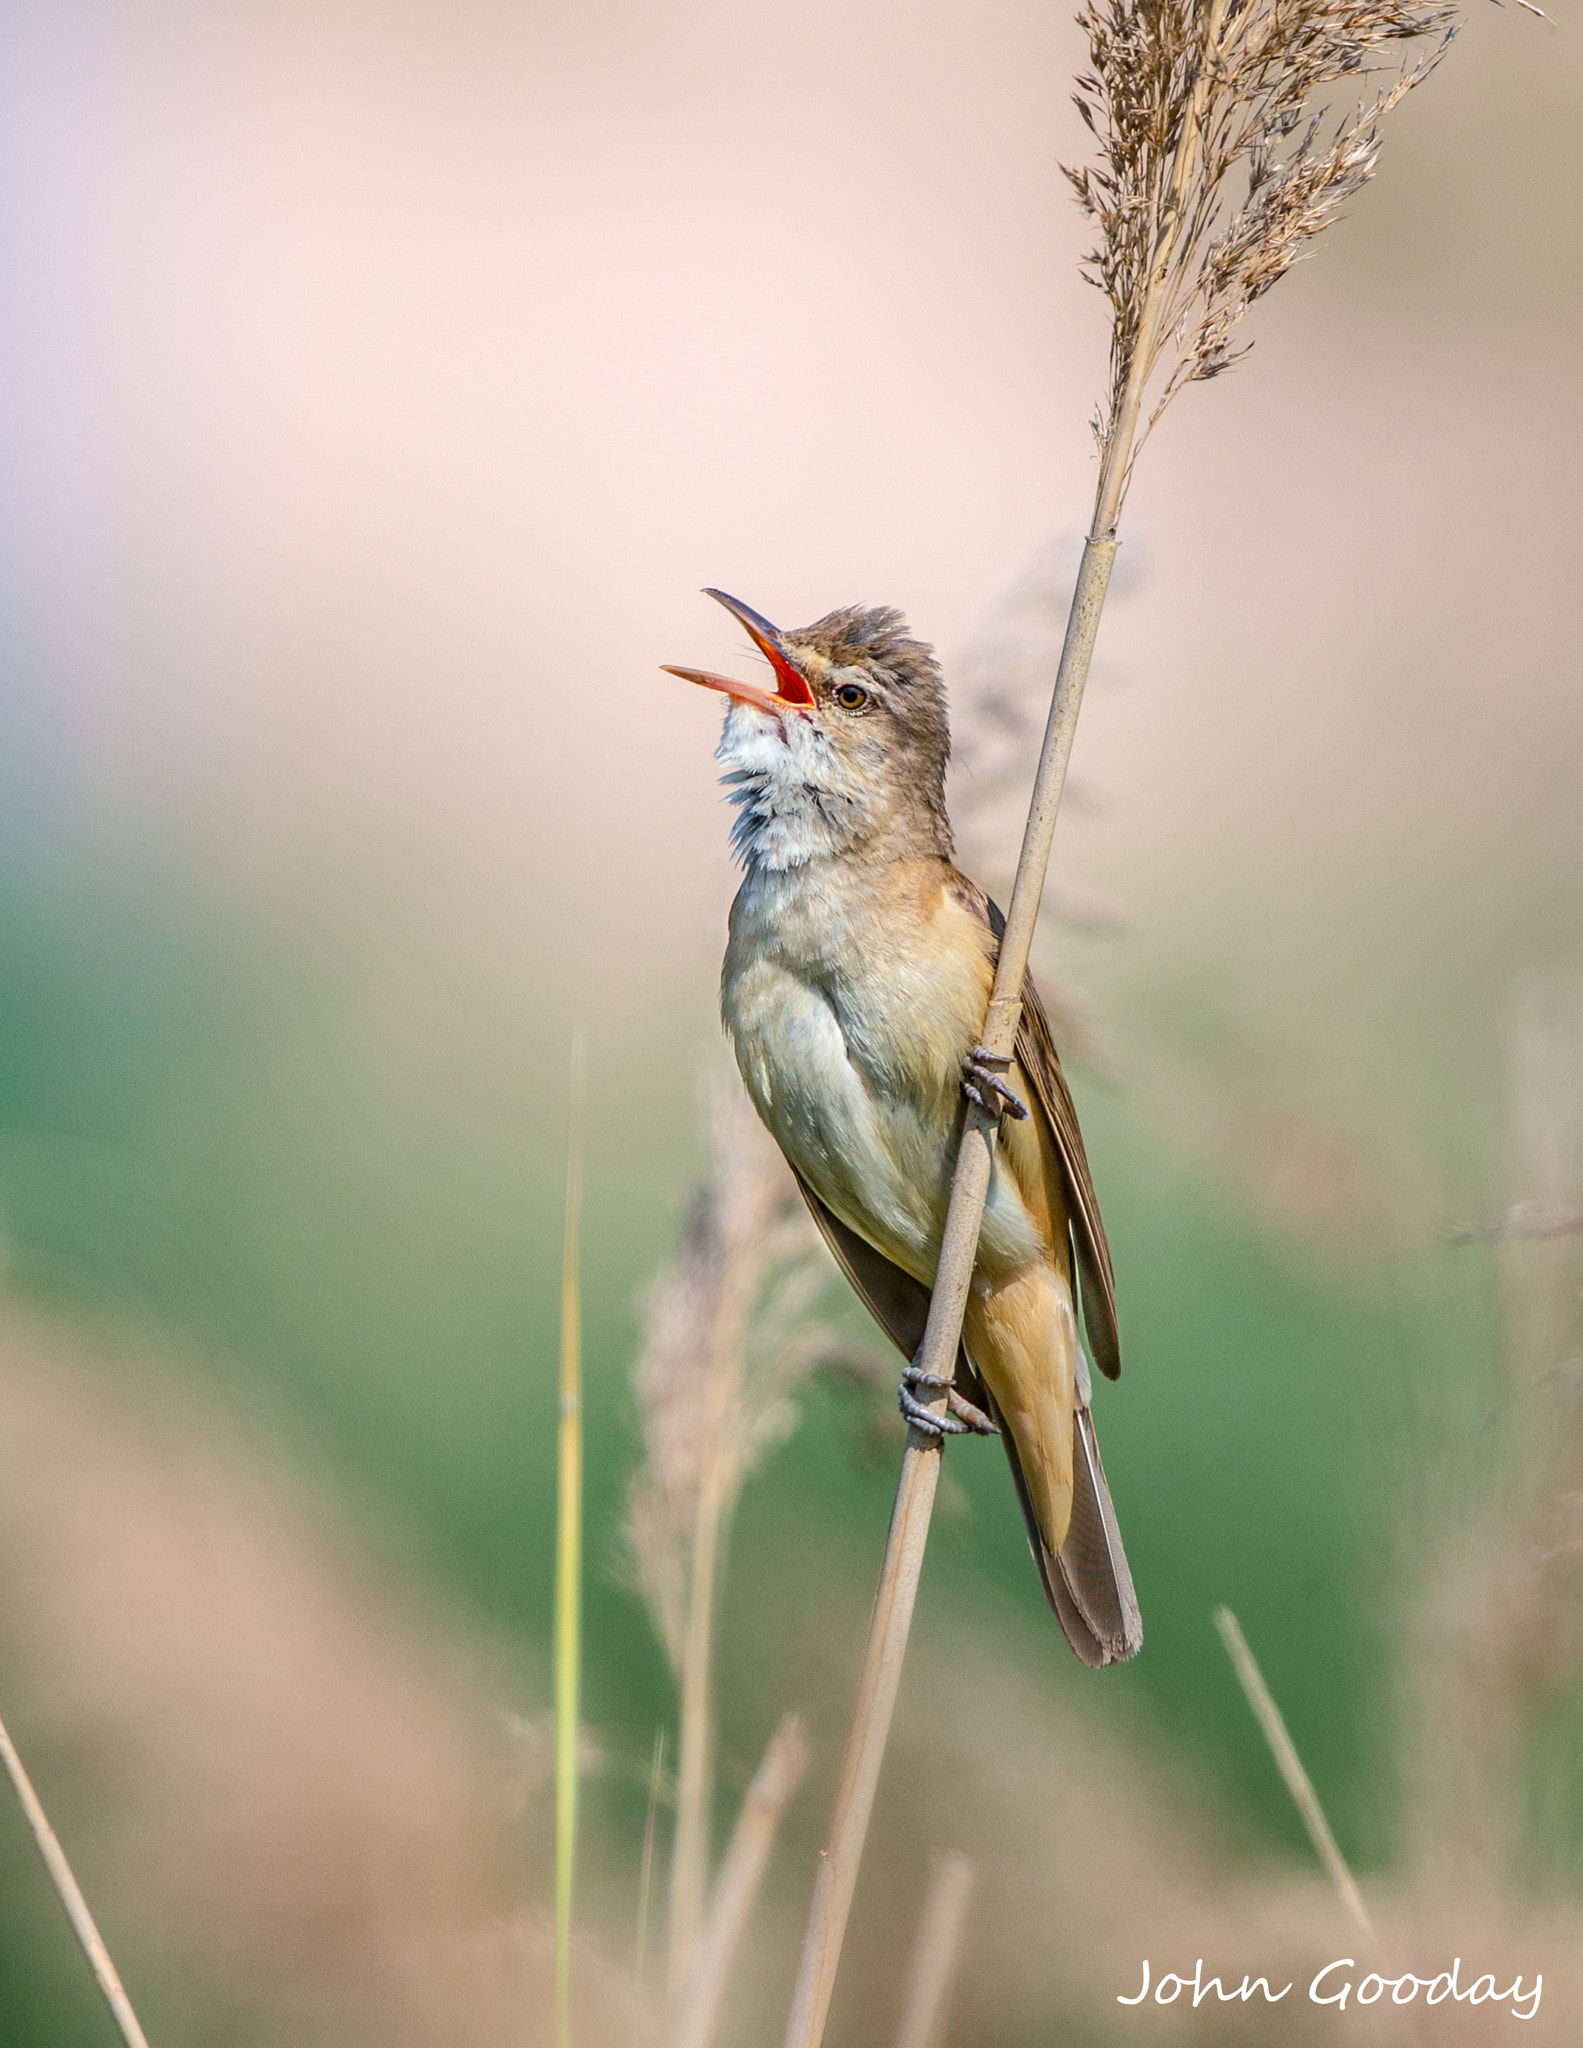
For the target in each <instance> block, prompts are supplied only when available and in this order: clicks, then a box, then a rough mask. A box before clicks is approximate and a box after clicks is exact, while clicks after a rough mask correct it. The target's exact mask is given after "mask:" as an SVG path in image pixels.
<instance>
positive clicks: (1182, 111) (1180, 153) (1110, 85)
mask: <svg viewBox="0 0 1583 2048" xmlns="http://www.w3.org/2000/svg"><path fill="white" fill-rule="evenodd" d="M1453 14H1454V10H1453V9H1452V8H1451V7H1450V6H1448V5H1446V4H1444V0H1295V4H1294V0H1230V4H1226V0H1222V4H1221V5H1219V6H1216V5H1213V4H1212V5H1210V6H1209V7H1208V9H1207V10H1206V9H1205V7H1204V6H1202V5H1201V4H1198V0H1163V4H1162V0H1085V4H1084V5H1083V7H1082V8H1081V9H1080V11H1079V13H1078V25H1079V26H1080V27H1081V29H1082V30H1083V33H1084V35H1085V36H1086V37H1087V39H1088V47H1089V58H1090V62H1091V64H1092V66H1093V68H1092V70H1091V71H1089V72H1087V73H1085V74H1084V75H1083V76H1082V77H1081V78H1079V80H1078V82H1077V92H1076V93H1075V95H1074V99H1075V103H1076V106H1077V110H1078V113H1079V114H1080V115H1081V116H1082V119H1083V122H1084V125H1085V126H1086V127H1087V129H1088V130H1089V132H1090V134H1091V135H1092V136H1093V137H1094V139H1095V141H1096V142H1097V144H1098V146H1099V161H1098V163H1097V164H1087V165H1083V166H1081V167H1079V168H1075V169H1074V168H1069V167H1068V168H1066V177H1067V179H1068V181H1069V182H1070V184H1071V187H1072V190H1073V192H1074V193H1075V194H1076V197H1077V203H1078V205H1079V206H1080V207H1081V208H1082V210H1083V212H1084V214H1085V215H1086V216H1087V217H1088V219H1089V220H1091V221H1092V222H1093V223H1094V225H1095V226H1096V227H1097V228H1098V230H1099V236H1100V239H1099V244H1098V246H1097V247H1096V248H1095V249H1094V250H1093V251H1092V252H1091V253H1090V254H1089V255H1088V256H1087V257H1086V258H1085V259H1084V264H1083V268H1084V273H1085V275H1086V276H1087V278H1088V280H1089V282H1090V283H1091V284H1093V285H1095V286H1096V287H1097V288H1098V289H1099V290H1100V291H1102V292H1103V293H1104V294H1105V297H1106V298H1107V299H1108V300H1109V302H1110V308H1111V316H1112V317H1111V352H1110V389H1109V393H1108V395H1107V398H1106V402H1105V405H1104V407H1103V409H1102V410H1101V411H1100V412H1099V413H1098V414H1097V415H1096V417H1095V420H1094V435H1095V439H1096V440H1097V441H1098V443H1099V447H1100V452H1101V455H1102V456H1107V457H1108V455H1109V453H1110V450H1111V448H1112V447H1113V446H1114V445H1115V443H1116V442H1117V439H1118V437H1119V436H1126V437H1127V438H1130V437H1131V435H1132V428H1133V423H1134V422H1135V421H1136V419H1137V418H1138V417H1139V415H1140V413H1141V407H1142V403H1143V400H1144V395H1145V394H1146V393H1147V391H1148V389H1149V387H1150V385H1151V383H1153V381H1154V378H1155V372H1156V370H1157V369H1159V368H1160V367H1161V362H1162V357H1163V356H1164V355H1165V352H1166V350H1167V349H1169V350H1170V361H1169V364H1168V366H1167V367H1166V369H1165V374H1164V378H1163V382H1162V383H1161V384H1160V386H1159V389H1158V394H1157V396H1156V397H1155V399H1154V403H1153V406H1152V409H1151V410H1150V412H1149V415H1148V418H1147V421H1146V423H1145V424H1144V427H1143V430H1142V432H1141V434H1139V435H1138V436H1137V438H1136V442H1135V445H1134V446H1133V448H1132V449H1131V450H1130V452H1129V451H1127V450H1123V451H1122V452H1121V467H1120V471H1119V474H1118V482H1117V496H1116V506H1115V509H1116V510H1117V511H1119V509H1120V506H1121V504H1122V502H1123V501H1124V499H1125V496H1126V489H1127V483H1128V482H1129V481H1130V477H1131V471H1132V464H1133V462H1134V460H1135V459H1136V456H1137V453H1138V452H1139V450H1141V448H1142V446H1143V443H1144V441H1145V440H1147V438H1148V434H1149V431H1150V429H1152V427H1153V426H1154V424H1155V422H1156V421H1157V420H1158V419H1159V417H1160V415H1161V413H1163V412H1164V410H1165V408H1166V407H1167V406H1168V405H1169V404H1170V402H1171V400H1172V399H1173V398H1174V397H1175V396H1176V394H1177V393H1178V392H1179V391H1180V390H1182V388H1183V387H1184V386H1185V385H1187V384H1193V383H1200V382H1203V381H1205V380H1207V379H1208V378H1211V377H1218V376H1219V375H1221V373H1222V372H1223V371H1225V370H1228V369H1230V368H1231V366H1232V365H1233V364H1234V363H1236V362H1237V361H1239V360H1240V358H1241V357H1242V356H1243V355H1245V354H1246V353H1247V351H1248V349H1249V348H1250V347H1251V346H1252V344H1251V343H1247V342H1245V343H1243V344H1242V346H1241V347H1234V346H1233V343H1232V335H1233V331H1234V330H1235V328H1236V327H1237V326H1238V324H1239V323H1240V322H1241V320H1242V318H1243V316H1244V314H1246V313H1247V311H1248V309H1249V308H1250V307H1251V306H1253V305H1255V304H1256V303H1257V302H1258V300H1260V299H1261V298H1263V297H1264V295H1265V293H1266V292H1268V291H1269V290H1270V289H1271V287H1272V286H1274V285H1276V284H1278V283H1279V282H1280V280H1281V279H1282V278H1283V277H1284V276H1285V275H1286V273H1287V272H1288V271H1289V270H1290V269H1291V267H1292V265H1293V264H1294V263H1296V262H1297V261H1298V259H1299V258H1300V257H1301V256H1302V254H1303V252H1304V250H1305V248H1306V247H1307V245H1308V243H1310V242H1311V241H1312V240H1313V238H1314V237H1315V236H1316V235H1318V234H1320V233H1321V232H1322V231H1323V230H1324V229H1325V228H1326V227H1328V226H1329V225H1330V223H1331V221H1332V220H1334V219H1335V218H1336V216H1337V214H1338V212H1339V211H1340V209H1341V207H1343V206H1344V205H1345V204H1346V202H1347V201H1348V200H1349V199H1351V198H1352V197H1353V196H1354V195H1355V194H1356V193H1357V192H1358V191H1359V190H1361V188H1362V187H1363V186H1364V185H1365V184H1367V182H1368V180H1369V179H1370V178H1371V177H1373V175H1374V172H1375V168H1376V166H1377V163H1378V160H1379V149H1380V137H1379V127H1380V122H1381V121H1382V120H1383V119H1384V117H1385V115H1386V114H1388V113H1389V112H1390V111H1391V109H1392V108H1393V107H1395V106H1396V105H1398V104H1399V102H1400V101H1401V100H1402V99H1403V98H1404V97H1405V96H1406V95H1407V93H1409V92H1410V91H1411V90H1412V89H1413V87H1414V86H1415V85H1418V84H1420V83H1422V81H1423V80H1424V79H1425V78H1427V77H1428V76H1429V74H1430V72H1431V71H1433V70H1434V68H1435V66H1436V65H1437V64H1438V63H1439V61H1440V58H1441V56H1442V55H1443V54H1444V52H1445V48H1446V45H1447V44H1448V43H1449V41H1450V40H1451V37H1452V36H1453V34H1454V33H1455V29H1454V26H1453ZM1428 37H1433V38H1436V39H1437V41H1436V42H1435V46H1434V47H1433V48H1432V49H1430V50H1429V51H1428V52H1427V53H1426V54H1422V55H1419V56H1417V57H1416V58H1413V57H1409V58H1407V59H1406V61H1402V59H1401V52H1402V50H1403V47H1404V46H1405V45H1410V44H1414V43H1417V42H1419V41H1420V39H1423V38H1428ZM1382 71H1390V72H1391V73H1392V74H1393V76H1392V79H1391V82H1390V83H1389V84H1387V85H1385V86H1382V87H1381V88H1379V89H1378V90H1376V91H1374V92H1373V93H1372V94H1371V95H1369V96H1367V97H1365V98H1364V99H1362V100H1360V101H1358V102H1357V104H1356V105H1355V106H1349V107H1347V108H1346V109H1345V110H1343V111H1341V112H1339V113H1337V112H1335V111H1334V110H1333V109H1332V107H1331V106H1330V105H1328V104H1326V103H1325V96H1326V95H1327V94H1329V93H1331V92H1332V91H1333V90H1334V89H1335V88H1337V87H1344V88H1345V89H1346V91H1347V93H1348V94H1349V95H1350V94H1352V93H1354V92H1355V91H1356V90H1357V89H1358V87H1359V86H1360V85H1365V84H1366V83H1367V82H1368V81H1370V80H1372V79H1374V78H1376V77H1378V76H1379V74H1380V73H1381V72H1382ZM1129 408H1130V417H1129ZM1112 516H1114V514H1113V515H1112Z"/></svg>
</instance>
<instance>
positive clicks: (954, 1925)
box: [896, 1849, 975, 2048]
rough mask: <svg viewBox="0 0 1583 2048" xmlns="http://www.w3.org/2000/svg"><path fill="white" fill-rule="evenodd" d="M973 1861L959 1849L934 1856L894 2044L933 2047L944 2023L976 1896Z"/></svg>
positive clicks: (908, 2047) (902, 2046) (920, 2047)
mask: <svg viewBox="0 0 1583 2048" xmlns="http://www.w3.org/2000/svg"><path fill="white" fill-rule="evenodd" d="M974 1874H975V1873H974V1870H973V1860H972V1858H971V1857H970V1856H964V1855H963V1854H962V1852H961V1850H960V1849H950V1850H947V1851H946V1853H945V1854H944V1855H942V1856H936V1858H935V1859H934V1874H933V1876H932V1877H931V1878H930V1879H929V1891H928V1895H927V1896H926V1898H925V1899H924V1902H923V1911H922V1913H920V1914H919V1916H918V1933H917V1938H916V1939H915V1940H914V1942H913V1945H912V1962H911V1964H910V1966H909V1968H908V1971H907V2005H906V2010H905V2011H904V2012H903V2013H902V2016H901V2027H900V2030H899V2031H898V2033H897V2035H896V2048H934V2044H935V2043H936V2042H937V2041H938V2040H939V2038H940V2034H941V2031H942V2029H943V2027H944V2025H945V2016H946V2009H947V2006H948V2005H949V2003H950V1998H951V1986H952V1984H953V1983H954V1981H955V1978H956V1970H957V1964H958V1963H959V1962H960V1961H961V1959H962V1937H963V1935H964V1934H965V1933H966V1931H967V1909H968V1905H969V1903H970V1902H971V1900H972V1897H973V1878H974Z"/></svg>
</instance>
